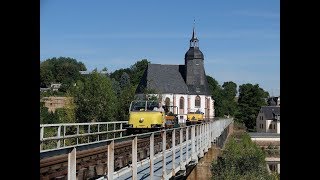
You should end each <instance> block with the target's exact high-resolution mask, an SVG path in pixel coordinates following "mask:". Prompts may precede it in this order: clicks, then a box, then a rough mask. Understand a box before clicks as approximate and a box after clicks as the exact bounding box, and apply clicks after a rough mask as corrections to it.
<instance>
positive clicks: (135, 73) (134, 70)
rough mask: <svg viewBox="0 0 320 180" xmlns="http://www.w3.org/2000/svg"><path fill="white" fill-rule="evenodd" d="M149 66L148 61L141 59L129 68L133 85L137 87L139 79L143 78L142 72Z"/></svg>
mask: <svg viewBox="0 0 320 180" xmlns="http://www.w3.org/2000/svg"><path fill="white" fill-rule="evenodd" d="M148 64H150V61H148V60H147V59H142V60H141V61H137V62H136V63H135V64H134V65H132V66H131V67H130V69H131V74H132V76H131V83H132V84H133V85H138V84H139V82H140V79H141V77H142V76H143V73H144V71H145V70H146V68H147V67H148Z"/></svg>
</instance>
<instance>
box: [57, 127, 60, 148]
mask: <svg viewBox="0 0 320 180" xmlns="http://www.w3.org/2000/svg"><path fill="white" fill-rule="evenodd" d="M60 132H61V126H58V135H57V136H58V138H59V139H58V143H57V148H60V143H61V139H60V138H61V137H60Z"/></svg>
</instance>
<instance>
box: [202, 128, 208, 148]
mask: <svg viewBox="0 0 320 180" xmlns="http://www.w3.org/2000/svg"><path fill="white" fill-rule="evenodd" d="M203 129H204V137H205V138H204V152H208V148H209V147H208V134H209V132H208V130H209V129H208V123H205V124H204V126H203Z"/></svg>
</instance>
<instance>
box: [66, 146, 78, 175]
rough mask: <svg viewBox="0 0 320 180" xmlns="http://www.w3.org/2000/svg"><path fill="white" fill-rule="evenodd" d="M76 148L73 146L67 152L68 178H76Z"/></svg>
mask: <svg viewBox="0 0 320 180" xmlns="http://www.w3.org/2000/svg"><path fill="white" fill-rule="evenodd" d="M76 153H77V152H76V148H75V147H74V148H73V149H72V150H71V152H69V154H68V180H76V178H77V176H76V165H77V158H76Z"/></svg>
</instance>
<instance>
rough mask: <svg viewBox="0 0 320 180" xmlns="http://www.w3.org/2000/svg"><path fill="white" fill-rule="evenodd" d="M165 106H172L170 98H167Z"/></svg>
mask: <svg viewBox="0 0 320 180" xmlns="http://www.w3.org/2000/svg"><path fill="white" fill-rule="evenodd" d="M165 105H166V106H170V98H168V97H167V98H166V100H165Z"/></svg>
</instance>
